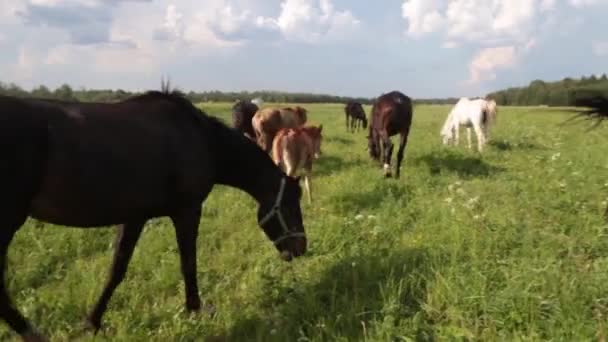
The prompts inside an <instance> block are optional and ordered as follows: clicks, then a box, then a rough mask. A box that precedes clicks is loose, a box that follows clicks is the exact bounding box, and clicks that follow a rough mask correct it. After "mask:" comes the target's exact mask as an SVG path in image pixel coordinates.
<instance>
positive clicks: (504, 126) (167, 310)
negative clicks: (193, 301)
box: [0, 103, 608, 341]
mask: <svg viewBox="0 0 608 342" xmlns="http://www.w3.org/2000/svg"><path fill="white" fill-rule="evenodd" d="M201 106H202V108H204V109H205V110H206V111H207V112H208V113H209V114H213V115H217V116H220V117H223V118H225V120H226V122H228V123H229V122H230V104H227V103H224V104H201ZM305 107H306V108H308V109H309V122H311V123H315V124H316V123H323V127H324V130H323V133H324V141H323V145H322V149H323V153H324V154H323V155H322V156H321V159H319V160H318V161H317V162H316V164H315V165H314V167H313V171H314V175H313V178H312V186H313V204H312V205H309V204H308V203H307V201H306V200H305V198H303V200H302V207H303V213H304V223H305V228H306V232H307V234H308V239H309V252H308V254H307V255H306V256H305V257H302V258H299V259H297V260H294V261H293V262H292V263H286V262H283V261H282V260H280V259H279V257H278V253H277V252H276V250H275V249H274V247H273V246H272V243H271V242H270V241H269V240H268V239H267V238H266V237H265V236H264V234H263V232H262V230H261V229H260V228H258V226H257V224H256V221H255V213H256V208H257V207H256V204H255V202H254V200H253V199H252V198H250V197H248V195H246V194H245V193H242V192H240V191H237V190H234V189H230V188H226V187H222V186H217V187H216V188H215V189H214V191H213V192H212V193H211V195H210V196H209V198H208V199H207V201H206V203H205V205H204V208H203V217H202V220H201V225H200V233H199V238H198V280H199V286H200V291H201V295H202V298H203V300H208V301H211V302H212V303H213V304H214V305H215V307H216V309H217V313H216V315H215V316H214V317H212V318H211V317H208V316H205V315H202V314H199V315H189V314H187V313H185V312H184V289H183V280H182V276H181V273H180V271H179V258H178V253H177V244H176V241H175V233H174V230H173V228H172V227H171V225H170V223H169V220H168V219H158V220H153V221H150V222H149V223H148V225H147V227H146V229H145V231H144V233H143V235H142V238H141V239H140V241H139V243H138V245H137V247H136V249H135V254H134V256H133V259H132V261H131V264H130V267H129V270H128V272H127V276H126V279H125V281H124V282H123V283H122V284H121V286H120V287H119V288H118V289H117V291H116V292H115V294H114V296H113V298H112V300H111V302H110V305H109V308H108V311H107V313H106V315H105V321H104V323H105V326H104V330H103V331H101V332H100V333H99V334H98V335H97V336H95V337H93V336H92V335H90V334H84V335H83V334H81V327H82V325H81V323H82V321H83V318H84V317H85V315H86V313H87V312H88V310H89V309H90V308H91V307H92V305H93V304H94V302H95V300H96V299H97V297H98V296H99V294H100V292H101V288H102V286H103V283H104V281H105V279H106V275H107V272H108V269H109V266H110V260H111V254H112V243H113V240H114V230H112V229H89V230H85V229H64V228H58V227H55V226H52V225H45V226H44V227H43V228H42V229H40V228H38V227H36V222H35V221H33V220H28V222H27V223H26V225H25V226H24V227H23V228H22V229H21V230H20V231H19V232H18V233H17V235H16V238H15V240H14V241H13V244H12V245H11V249H10V252H9V270H8V275H7V276H8V279H9V282H8V284H9V290H10V291H11V293H12V295H13V296H14V299H15V301H16V303H17V305H18V307H19V308H20V309H21V310H22V312H23V313H24V314H25V315H26V316H27V317H28V318H29V319H31V321H32V322H33V323H34V324H35V325H36V326H37V327H39V329H40V330H41V331H42V332H44V333H45V334H47V335H50V336H51V338H52V340H53V341H67V340H83V341H90V340H95V341H106V340H107V341H358V340H360V341H414V340H417V341H446V340H450V341H451V340H482V341H513V340H525V341H540V340H554V341H589V340H601V341H605V339H606V336H607V335H608V225H607V224H606V223H604V220H603V218H602V215H603V212H604V209H605V207H606V201H607V200H608V177H607V175H608V127H606V126H600V127H599V128H598V129H596V130H593V131H590V132H586V129H587V128H588V127H589V126H590V124H589V123H585V124H583V123H574V124H567V125H563V126H560V123H562V122H563V121H565V120H566V119H567V118H569V117H570V116H571V114H569V113H566V112H564V111H561V110H560V109H555V108H532V107H519V108H507V107H500V108H499V112H498V122H497V125H496V126H495V127H494V128H493V131H492V139H493V142H492V144H491V145H489V146H488V148H487V150H486V151H485V153H484V155H483V156H481V157H480V155H479V154H478V153H476V152H472V151H468V150H467V149H466V147H465V141H466V134H465V132H464V130H462V134H461V145H460V147H458V148H446V147H443V146H442V145H441V143H440V138H439V130H440V128H441V125H442V124H443V120H444V118H445V117H446V115H447V113H448V111H449V107H447V106H417V107H416V108H415V109H414V121H413V125H412V131H411V134H410V138H409V143H408V146H407V149H406V155H405V159H404V164H403V167H402V175H401V179H399V180H395V179H384V178H383V177H382V175H381V169H380V168H379V167H378V166H377V165H375V164H374V163H373V162H371V160H370V159H369V158H368V156H367V152H366V151H365V147H366V139H365V136H366V134H367V133H366V132H361V131H360V132H358V133H355V134H352V133H347V132H346V131H345V127H344V113H343V110H342V105H338V104H322V105H306V106H305ZM365 109H366V111H367V112H368V114H369V107H368V106H366V107H365ZM473 137H474V135H473ZM394 142H395V143H396V142H397V138H396V137H395V138H394ZM394 154H396V148H395V153H394ZM91 181H95V180H94V179H92V180H91ZM17 270H19V271H17ZM11 339H14V340H16V339H15V337H14V335H13V334H11V333H9V331H8V328H7V326H6V324H4V323H2V325H1V326H0V340H11Z"/></svg>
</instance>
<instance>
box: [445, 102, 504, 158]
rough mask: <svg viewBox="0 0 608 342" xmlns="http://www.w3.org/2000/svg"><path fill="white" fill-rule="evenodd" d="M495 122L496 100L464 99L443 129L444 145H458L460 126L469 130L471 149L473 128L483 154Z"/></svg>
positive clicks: (456, 106)
mask: <svg viewBox="0 0 608 342" xmlns="http://www.w3.org/2000/svg"><path fill="white" fill-rule="evenodd" d="M495 121H496V102H495V101H494V100H483V99H478V100H469V99H468V98H466V97H462V98H460V100H458V103H456V105H455V106H454V108H452V110H451V111H450V113H449V114H448V117H447V119H446V120H445V123H444V124H443V127H442V128H441V137H442V138H443V144H444V145H448V144H450V143H453V144H454V145H458V142H459V131H460V126H464V127H466V128H467V142H468V147H469V149H471V128H473V130H474V131H475V135H476V136H477V149H478V150H479V152H482V151H483V146H484V145H485V144H486V142H487V140H488V138H489V129H490V126H492V125H493V124H494V122H495Z"/></svg>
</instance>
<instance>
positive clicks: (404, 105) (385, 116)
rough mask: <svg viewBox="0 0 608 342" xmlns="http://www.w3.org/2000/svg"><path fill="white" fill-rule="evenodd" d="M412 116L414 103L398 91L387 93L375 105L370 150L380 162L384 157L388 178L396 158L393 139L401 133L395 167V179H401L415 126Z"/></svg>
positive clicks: (371, 121)
mask: <svg viewBox="0 0 608 342" xmlns="http://www.w3.org/2000/svg"><path fill="white" fill-rule="evenodd" d="M412 116H413V109H412V100H411V99H410V98H409V97H408V96H406V95H404V94H403V93H401V92H399V91H391V92H390V93H387V94H384V95H382V96H380V97H378V98H377V99H376V101H375V102H374V105H373V107H372V113H371V117H370V125H369V134H368V136H367V139H368V149H369V155H370V157H372V158H373V159H375V160H377V161H380V158H382V162H383V163H384V165H383V168H384V175H385V176H386V177H390V176H391V170H390V169H391V167H390V165H391V158H392V155H393V143H392V142H391V136H393V135H396V134H399V135H400V137H401V140H400V143H399V151H398V152H397V164H396V166H395V176H396V178H399V175H400V168H401V161H402V160H403V153H404V151H405V146H406V145H407V138H408V135H409V134H410V126H411V125H412Z"/></svg>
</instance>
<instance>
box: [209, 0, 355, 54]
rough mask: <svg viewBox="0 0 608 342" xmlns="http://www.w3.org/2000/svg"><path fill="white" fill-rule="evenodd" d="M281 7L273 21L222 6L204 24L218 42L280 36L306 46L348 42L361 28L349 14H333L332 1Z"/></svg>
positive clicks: (298, 1)
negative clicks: (338, 41)
mask: <svg viewBox="0 0 608 342" xmlns="http://www.w3.org/2000/svg"><path fill="white" fill-rule="evenodd" d="M280 6H281V10H280V13H279V15H278V16H276V17H269V16H263V15H254V14H253V13H252V12H251V11H247V10H238V9H235V8H234V7H232V6H223V7H221V8H219V9H216V11H215V13H214V15H213V16H212V17H208V18H206V21H207V23H208V26H209V28H210V29H211V30H212V31H213V32H214V33H215V34H216V35H217V36H218V37H219V38H220V39H226V40H247V39H248V38H251V37H256V36H258V37H259V36H262V37H263V38H268V37H273V36H282V37H283V38H284V39H286V40H292V41H300V42H307V43H317V42H321V41H335V40H344V39H348V38H349V37H351V36H352V35H353V32H354V31H355V30H356V29H357V27H358V26H359V24H360V20H359V19H357V18H356V17H355V16H354V15H353V14H352V13H351V12H350V11H348V10H336V9H335V8H334V5H333V3H332V2H331V0H284V1H283V2H282V3H281V4H280Z"/></svg>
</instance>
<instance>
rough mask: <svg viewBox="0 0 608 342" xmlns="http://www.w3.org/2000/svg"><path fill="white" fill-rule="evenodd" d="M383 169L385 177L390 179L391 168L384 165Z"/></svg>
mask: <svg viewBox="0 0 608 342" xmlns="http://www.w3.org/2000/svg"><path fill="white" fill-rule="evenodd" d="M382 169H383V170H384V177H386V178H390V177H391V176H392V174H391V166H390V165H388V164H384V165H383V167H382Z"/></svg>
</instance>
